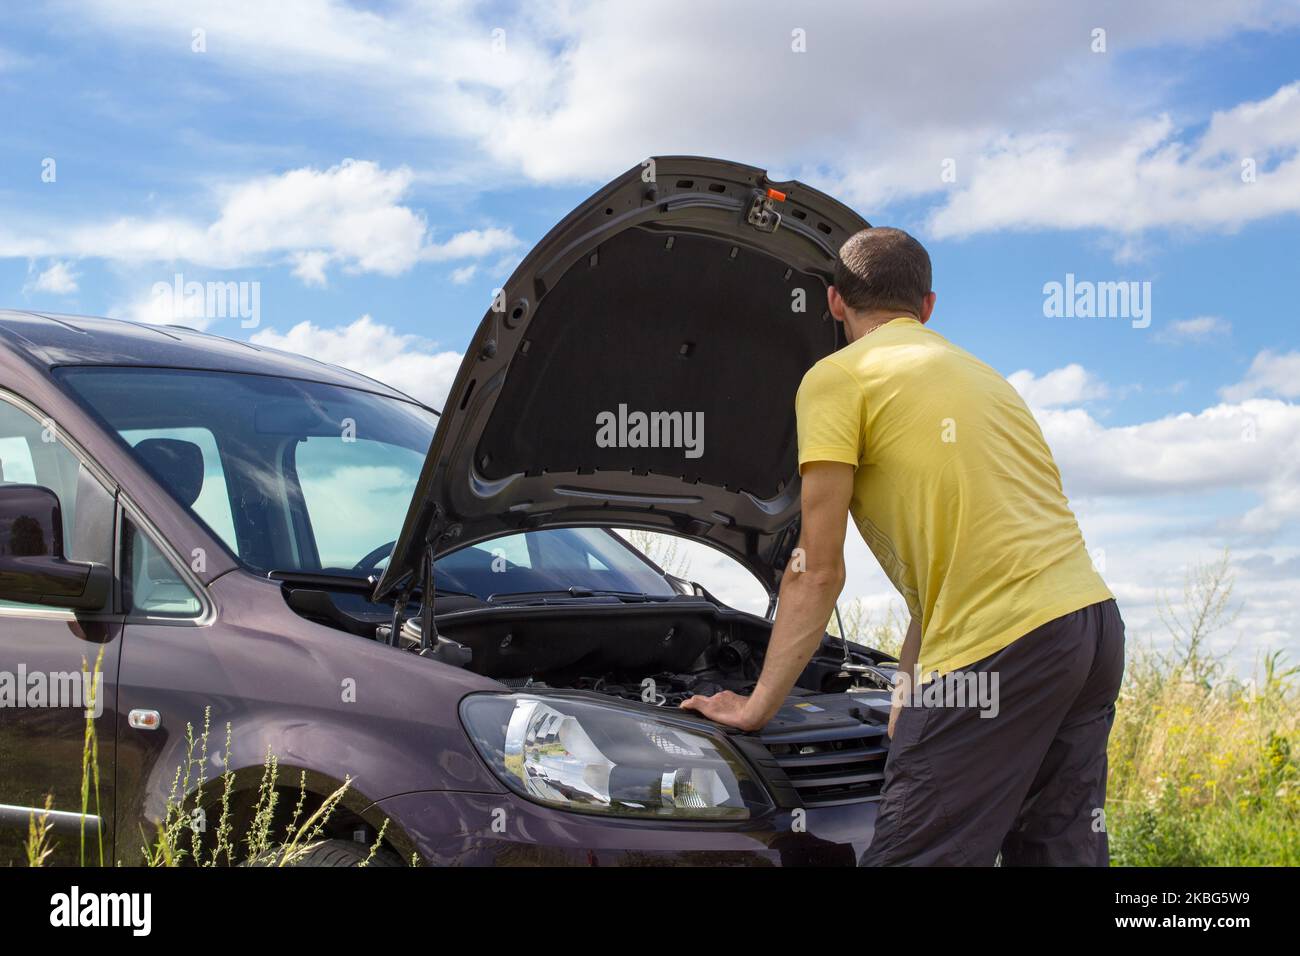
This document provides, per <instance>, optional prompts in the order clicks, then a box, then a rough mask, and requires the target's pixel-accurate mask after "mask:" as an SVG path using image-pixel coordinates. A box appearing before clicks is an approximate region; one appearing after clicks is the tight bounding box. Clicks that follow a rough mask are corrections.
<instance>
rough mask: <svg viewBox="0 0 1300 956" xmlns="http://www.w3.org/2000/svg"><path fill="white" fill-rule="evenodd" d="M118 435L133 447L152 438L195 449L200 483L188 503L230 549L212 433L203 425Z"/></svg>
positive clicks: (225, 492)
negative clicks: (200, 469) (199, 463)
mask: <svg viewBox="0 0 1300 956" xmlns="http://www.w3.org/2000/svg"><path fill="white" fill-rule="evenodd" d="M122 438H123V439H124V440H125V441H126V443H127V444H128V445H130V446H131V448H132V449H136V450H138V449H139V447H140V444H141V443H142V442H146V441H150V440H156V439H162V440H165V441H173V442H187V443H189V444H191V445H193V446H194V447H196V448H197V449H198V450H199V454H200V455H201V456H202V458H203V484H202V486H201V490H200V491H199V494H198V497H197V498H196V499H195V500H194V503H193V505H192V507H193V509H194V513H195V514H197V515H198V516H199V517H200V518H202V519H203V521H204V523H205V524H206V525H207V526H208V527H209V528H211V529H212V530H213V531H214V532H216V534H217V536H218V537H219V538H221V540H222V541H224V542H225V543H226V546H227V547H229V548H230V549H231V550H232V551H233V550H234V549H235V519H234V516H233V515H232V513H231V510H230V491H229V489H228V488H227V487H226V473H225V471H224V469H223V468H222V465H221V455H220V453H219V452H218V451H217V440H216V438H214V437H213V435H212V432H210V431H208V430H207V429H206V428H132V429H127V430H125V431H123V432H122Z"/></svg>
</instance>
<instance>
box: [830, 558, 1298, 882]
mask: <svg viewBox="0 0 1300 956" xmlns="http://www.w3.org/2000/svg"><path fill="white" fill-rule="evenodd" d="M1233 584H1234V580H1233V574H1232V570H1231V562H1230V556H1229V555H1228V554H1227V553H1226V552H1225V553H1224V554H1223V555H1221V556H1220V557H1219V558H1218V559H1217V560H1215V561H1212V562H1209V563H1208V564H1198V565H1194V566H1193V567H1192V568H1191V569H1190V570H1189V571H1188V573H1187V576H1186V581H1185V582H1184V587H1183V589H1182V593H1181V594H1180V595H1178V597H1177V599H1171V598H1168V597H1166V598H1163V599H1162V600H1161V601H1160V606H1159V611H1160V618H1161V621H1162V623H1163V626H1164V628H1165V631H1166V633H1165V634H1164V635H1163V636H1162V638H1161V640H1160V641H1159V642H1156V641H1155V640H1152V639H1150V638H1148V639H1147V640H1142V639H1140V638H1139V637H1137V636H1135V635H1133V634H1132V633H1130V634H1129V638H1128V647H1127V666H1126V670H1125V675H1124V684H1123V687H1122V689H1121V691H1120V696H1119V700H1118V701H1117V702H1116V705H1115V724H1114V727H1113V728H1112V730H1111V735H1110V745H1109V748H1108V757H1109V763H1110V776H1109V779H1108V782H1107V783H1108V786H1107V801H1106V825H1107V830H1108V832H1109V835H1110V841H1111V861H1112V863H1113V864H1114V865H1118V866H1207V865H1208V866H1257V865H1285V866H1295V865H1300V764H1298V761H1297V742H1298V741H1300V667H1298V666H1293V665H1291V664H1289V662H1288V660H1287V658H1286V655H1285V654H1284V653H1283V652H1275V653H1272V654H1268V655H1266V656H1263V657H1261V658H1259V659H1258V661H1257V662H1256V665H1255V668H1254V672H1253V673H1251V674H1249V675H1238V674H1236V673H1234V672H1233V671H1232V669H1231V668H1230V667H1229V665H1228V661H1227V658H1226V656H1225V655H1222V654H1215V653H1213V652H1212V651H1211V649H1210V648H1211V645H1212V644H1213V643H1214V641H1213V640H1212V639H1214V638H1216V637H1217V636H1218V635H1220V634H1221V633H1222V632H1224V631H1226V630H1227V629H1228V628H1230V627H1231V626H1232V624H1233V622H1234V621H1235V620H1236V617H1237V613H1238V610H1239V608H1238V606H1237V605H1236V604H1234V601H1233ZM840 617H841V620H842V621H843V625H844V631H845V633H846V634H847V635H848V636H849V639H850V640H852V641H855V642H858V643H861V644H867V645H869V646H871V647H878V648H880V649H882V650H885V651H887V652H888V653H891V654H894V655H897V654H898V648H899V646H900V645H901V641H902V636H903V633H904V631H905V629H906V624H907V621H906V615H905V614H903V613H901V612H896V611H893V610H892V609H891V610H890V611H889V612H887V613H885V614H884V615H880V616H873V615H871V614H870V613H869V612H868V610H867V608H866V607H865V605H864V604H863V603H862V602H861V601H860V600H858V601H846V602H842V603H841V605H840ZM828 629H829V631H830V632H831V633H832V634H836V635H838V633H839V628H838V625H837V622H836V620H835V618H834V617H832V618H831V622H830V627H829V628H828Z"/></svg>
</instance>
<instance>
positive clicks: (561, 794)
mask: <svg viewBox="0 0 1300 956" xmlns="http://www.w3.org/2000/svg"><path fill="white" fill-rule="evenodd" d="M460 712H461V719H462V720H463V721H464V723H465V727H466V729H467V730H468V731H469V735H470V739H472V740H473V741H474V745H475V746H476V747H478V749H479V751H480V752H481V753H482V754H483V756H484V758H485V759H486V760H487V762H488V764H489V765H490V766H491V767H492V768H493V769H494V770H495V771H496V772H497V774H498V775H499V776H500V777H501V779H502V780H503V781H505V783H506V785H507V786H509V787H510V788H511V789H512V790H514V791H516V792H517V793H519V794H521V795H523V796H525V797H528V798H529V799H530V800H535V801H537V802H538V803H544V804H547V805H549V806H553V807H560V808H562V809H565V810H579V811H585V812H588V813H610V814H616V815H618V816H634V817H679V818H691V819H713V820H716V819H729V820H743V819H745V818H747V817H749V816H750V815H751V814H753V813H757V812H761V811H762V810H765V809H767V808H768V807H770V806H771V802H770V801H769V799H768V797H767V792H766V791H765V790H764V789H763V787H762V786H761V785H760V784H759V783H758V782H757V781H756V780H755V779H754V777H753V775H752V774H751V773H750V772H749V770H748V769H746V767H745V765H744V764H743V763H742V762H741V760H740V758H739V757H738V756H737V755H736V754H735V752H734V751H732V749H731V747H730V746H729V745H728V744H727V743H726V742H725V741H723V740H722V739H720V738H716V737H714V736H712V735H710V734H707V733H702V732H700V731H698V730H695V729H693V728H689V727H686V726H684V725H683V724H681V723H678V722H675V721H673V720H671V719H660V718H658V717H656V716H654V715H649V714H641V713H638V712H636V711H635V710H632V709H630V708H629V709H622V708H619V707H617V706H609V705H602V704H595V703H590V702H587V701H578V700H568V699H565V698H562V697H534V696H531V695H527V694H509V695H507V694H471V695H470V696H469V697H466V698H465V700H464V701H463V702H462V703H461V708H460Z"/></svg>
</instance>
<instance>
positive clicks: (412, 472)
mask: <svg viewBox="0 0 1300 956" xmlns="http://www.w3.org/2000/svg"><path fill="white" fill-rule="evenodd" d="M55 374H56V375H57V377H58V378H59V380H60V381H61V382H62V383H63V384H65V385H66V386H67V387H68V388H69V390H70V391H71V392H72V393H73V394H74V395H75V396H76V397H77V398H78V399H79V400H80V401H81V402H82V403H83V404H84V405H85V406H86V407H87V409H88V410H89V411H91V413H92V414H94V415H96V416H97V417H98V418H100V419H101V420H102V421H103V422H104V424H105V425H106V426H107V427H108V428H109V429H111V430H112V431H113V432H115V433H116V434H117V435H119V436H121V438H122V439H123V441H125V442H126V443H127V445H128V446H129V447H130V449H131V451H132V453H133V455H134V456H135V457H136V459H137V460H138V461H140V462H141V463H142V464H144V465H145V466H147V467H148V468H149V470H150V471H151V472H152V473H153V474H154V476H155V477H157V478H158V480H159V481H160V483H161V484H162V485H163V486H164V487H165V488H166V490H167V491H168V492H169V493H170V494H171V495H172V496H173V497H174V498H176V500H177V501H179V502H180V504H182V505H183V506H185V507H186V508H188V509H189V510H190V512H191V513H192V514H193V515H195V516H196V517H197V518H199V519H200V520H202V521H203V522H204V523H205V524H207V525H208V526H209V527H210V528H212V530H213V531H214V532H215V533H216V534H217V535H218V536H219V537H221V538H222V540H223V541H224V542H225V544H226V545H227V546H228V547H229V548H230V550H231V552H232V553H233V554H234V555H235V556H236V557H238V559H239V560H240V562H241V563H242V564H243V565H244V566H245V567H247V568H249V569H251V570H253V571H255V572H259V573H262V572H266V571H271V570H279V571H311V572H322V571H323V572H326V573H331V572H333V573H347V572H351V571H353V569H357V570H377V569H378V568H379V567H380V566H382V563H383V561H384V560H385V559H386V558H387V554H388V552H387V548H386V545H389V544H391V543H392V541H393V539H394V538H396V537H397V535H398V533H399V532H400V530H401V527H402V520H403V519H404V518H405V516H406V510H407V506H408V505H409V503H410V500H411V493H412V491H413V490H414V488H415V485H416V482H417V480H418V478H419V475H420V470H421V467H422V466H423V464H424V455H425V452H427V451H428V448H429V443H430V442H431V441H432V439H433V430H434V427H435V425H436V423H437V419H436V416H435V415H434V413H432V412H430V411H429V410H427V409H425V408H422V407H420V406H417V405H414V404H412V403H410V402H407V401H403V400H400V399H396V398H392V397H386V396H383V395H376V394H373V393H371V392H368V391H364V390H358V389H352V388H345V387H341V386H336V385H326V384H323V383H319V382H309V381H302V380H298V379H286V378H277V377H274V376H266V375H250V374H241V373H227V372H208V371H195V370H188V369H167V368H130V369H124V368H111V367H89V366H76V367H66V368H62V369H59V370H58V371H57V372H56V373H55Z"/></svg>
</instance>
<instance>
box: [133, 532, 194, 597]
mask: <svg viewBox="0 0 1300 956" xmlns="http://www.w3.org/2000/svg"><path fill="white" fill-rule="evenodd" d="M125 527H126V535H125V537H124V539H123V543H122V551H123V554H122V566H123V573H122V587H123V590H124V593H123V596H122V597H123V603H124V604H125V605H126V607H127V609H128V611H130V612H132V613H135V614H144V615H147V616H149V617H197V616H198V615H199V614H200V613H202V610H203V604H202V602H200V601H199V599H198V596H197V595H195V593H194V592H193V591H192V590H191V589H190V586H189V585H188V584H186V583H185V579H184V578H182V577H181V576H180V574H179V573H178V572H177V570H176V568H175V567H173V566H172V563H171V561H170V560H168V559H167V557H166V556H165V555H163V553H162V551H160V550H159V549H158V548H157V547H156V546H155V545H154V543H153V542H152V541H150V540H149V538H148V536H147V535H145V534H144V533H143V532H142V531H140V529H139V528H137V527H136V526H135V523H134V522H132V521H130V520H128V521H127V522H126V526H125Z"/></svg>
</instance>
